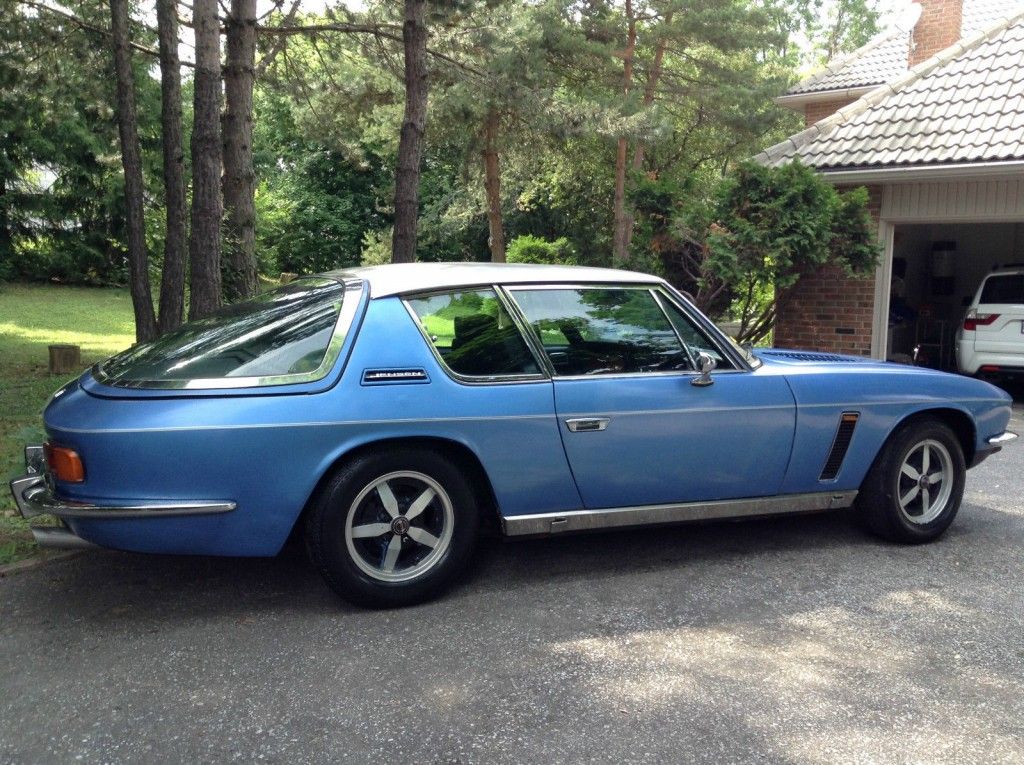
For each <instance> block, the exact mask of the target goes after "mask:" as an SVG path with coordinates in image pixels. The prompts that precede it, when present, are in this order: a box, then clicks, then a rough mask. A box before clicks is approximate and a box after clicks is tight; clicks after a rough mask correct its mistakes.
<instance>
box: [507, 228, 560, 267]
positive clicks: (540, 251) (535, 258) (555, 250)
mask: <svg viewBox="0 0 1024 765" xmlns="http://www.w3.org/2000/svg"><path fill="white" fill-rule="evenodd" d="M505 260H507V261H508V262H509V263H544V264H548V265H562V266H572V265H576V263H577V260H576V253H575V251H574V250H573V247H572V245H571V244H570V243H569V240H568V239H566V238H565V237H564V236H561V237H559V238H558V239H555V240H554V241H553V242H549V241H548V240H547V239H542V238H541V237H539V236H532V235H531V234H523V235H522V236H517V237H516V238H515V239H513V240H512V241H511V242H509V245H508V250H507V251H506V252H505Z"/></svg>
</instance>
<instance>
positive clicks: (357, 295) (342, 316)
mask: <svg viewBox="0 0 1024 765" xmlns="http://www.w3.org/2000/svg"><path fill="white" fill-rule="evenodd" d="M318 278H331V279H333V278H334V277H318ZM343 284H344V286H345V291H344V293H343V296H342V301H341V310H340V311H339V312H338V321H337V322H336V323H335V325H334V334H332V335H331V340H330V342H329V343H328V344H327V350H326V351H325V352H324V357H323V359H322V360H321V361H320V365H319V366H318V367H317V368H316V369H314V370H313V371H311V372H298V373H295V374H283V375H266V376H263V377H205V378H196V379H192V380H118V379H116V378H112V377H110V376H109V375H107V374H106V373H105V372H104V371H103V365H104V364H105V363H106V361H101V362H99V363H98V364H94V365H93V367H92V370H91V371H92V376H93V378H94V379H95V380H96V382H98V383H102V384H103V385H110V386H111V387H114V388H130V389H142V390H222V389H228V388H263V387H270V386H277V385H298V384H301V383H308V382H316V381H318V380H322V379H323V378H325V377H326V376H327V375H328V374H330V371H331V369H333V368H334V364H335V362H337V361H338V357H339V356H340V355H341V349H342V347H343V346H344V345H345V340H346V339H347V338H348V335H349V332H350V330H351V329H352V325H353V323H354V322H355V318H356V313H357V311H358V310H359V306H360V305H361V303H362V300H361V297H362V292H363V282H361V281H358V280H346V281H344V282H343Z"/></svg>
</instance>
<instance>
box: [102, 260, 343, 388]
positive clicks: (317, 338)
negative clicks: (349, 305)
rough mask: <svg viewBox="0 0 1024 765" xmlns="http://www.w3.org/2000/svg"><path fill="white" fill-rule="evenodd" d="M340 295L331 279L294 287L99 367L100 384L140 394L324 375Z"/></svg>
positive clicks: (186, 326) (183, 329)
mask: <svg viewBox="0 0 1024 765" xmlns="http://www.w3.org/2000/svg"><path fill="white" fill-rule="evenodd" d="M344 289H345V288H344V286H343V285H342V284H340V283H339V282H337V281H335V280H333V279H326V278H322V277H317V278H310V279H300V280H297V281H295V282H293V283H291V284H288V285H286V286H283V287H279V288H277V289H274V290H270V291H269V292H265V293H263V294H262V295H259V296H258V297H255V298H253V299H252V300H248V301H245V302H243V303H236V304H234V305H230V306H227V307H225V308H223V309H221V310H220V311H218V312H217V313H215V314H214V315H213V316H210V317H209V318H206V319H201V320H199V321H192V322H189V323H187V324H184V325H182V326H181V327H179V328H178V329H176V330H173V331H172V332H168V333H167V334H166V335H164V336H163V337H160V338H159V339H157V340H155V341H153V342H151V343H145V344H142V345H137V346H134V347H132V348H129V349H128V350H127V351H125V352H123V353H121V354H118V355H117V356H114V357H113V358H111V359H109V360H108V361H106V362H104V363H103V364H102V365H100V369H99V371H100V373H101V377H102V378H103V382H107V383H111V384H114V385H117V384H127V385H139V386H143V387H144V385H145V383H147V382H150V383H161V382H171V381H191V380H211V379H219V378H241V377H249V378H251V377H256V378H271V377H277V376H279V375H302V374H306V375H308V374H312V373H315V372H317V371H318V370H319V371H321V372H323V373H324V374H326V371H327V370H326V369H324V370H320V366H321V364H323V363H324V359H325V356H326V355H327V350H328V347H329V346H330V343H331V337H332V336H333V334H334V328H335V325H336V324H337V321H338V315H339V313H340V312H341V304H342V299H343V296H344ZM320 376H323V375H320ZM289 381H290V380H287V379H285V380H280V381H274V380H271V381H268V384H270V383H272V382H289Z"/></svg>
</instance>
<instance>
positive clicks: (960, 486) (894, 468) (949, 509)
mask: <svg viewBox="0 0 1024 765" xmlns="http://www.w3.org/2000/svg"><path fill="white" fill-rule="evenodd" d="M966 472H967V467H966V465H965V463H964V455H963V448H962V447H961V445H960V441H959V440H958V439H957V437H956V435H955V434H954V433H953V431H952V430H950V429H949V427H948V426H947V425H945V424H944V423H942V422H941V421H939V420H936V419H932V418H919V419H915V420H910V421H908V422H907V423H905V424H904V425H902V426H901V427H900V428H898V429H897V430H896V431H895V432H894V433H893V434H892V436H891V437H890V438H889V440H888V442H886V444H885V446H884V447H883V448H882V451H881V452H879V454H878V457H877V458H876V459H875V463H874V465H872V467H871V470H870V471H869V472H868V476H867V478H865V479H864V484H863V485H862V486H861V490H860V494H859V496H858V497H857V506H858V508H859V510H860V513H861V515H862V517H863V518H864V520H865V521H866V523H867V525H868V527H869V528H870V529H871V530H872V531H873V532H875V533H876V534H878V535H879V536H882V537H885V538H886V539H891V540H893V541H899V542H927V541H930V540H932V539H936V538H937V537H938V536H940V535H941V534H942V533H943V532H944V531H945V530H946V529H947V528H948V527H949V524H951V523H952V522H953V518H955V517H956V513H957V510H958V509H959V508H960V501H961V499H962V498H963V493H964V479H965V475H966Z"/></svg>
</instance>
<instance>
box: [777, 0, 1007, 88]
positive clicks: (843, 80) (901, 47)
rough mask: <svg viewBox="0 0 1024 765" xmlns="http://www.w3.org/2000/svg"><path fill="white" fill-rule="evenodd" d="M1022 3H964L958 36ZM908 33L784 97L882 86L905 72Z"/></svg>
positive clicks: (894, 32)
mask: <svg viewBox="0 0 1024 765" xmlns="http://www.w3.org/2000/svg"><path fill="white" fill-rule="evenodd" d="M1022 3H1024V0H964V3H963V21H962V22H961V24H960V31H961V34H960V36H961V37H962V38H967V37H971V36H972V35H975V34H977V33H978V32H981V31H983V30H984V29H986V28H988V27H990V26H992V24H994V23H995V22H997V21H999V20H1000V19H1005V18H1007V17H1008V16H1011V15H1013V14H1014V13H1016V11H1018V10H1020V9H1021V7H1022ZM909 53H910V31H909V30H907V29H901V28H899V27H895V28H892V29H889V30H887V31H885V32H883V33H882V34H880V35H878V36H877V37H875V38H874V39H873V40H871V42H869V43H867V44H866V45H865V46H863V47H862V48H859V49H857V50H855V51H854V52H853V53H850V54H848V55H846V56H843V57H842V58H840V59H838V60H837V61H835V62H833V63H832V64H830V65H829V66H828V67H827V68H826V69H823V70H822V71H820V72H817V73H815V74H813V75H811V76H810V77H807V78H806V79H803V80H801V81H800V82H798V83H797V84H796V85H794V86H793V87H791V88H790V89H789V90H787V91H786V95H787V96H796V95H805V94H808V93H821V92H824V91H828V90H846V89H848V88H860V87H866V86H869V85H882V84H883V83H886V82H889V81H890V80H894V79H896V78H897V77H899V76H900V75H901V74H903V73H904V72H906V71H907V68H908V64H907V61H908V58H909Z"/></svg>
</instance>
